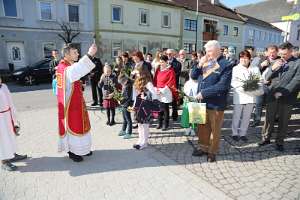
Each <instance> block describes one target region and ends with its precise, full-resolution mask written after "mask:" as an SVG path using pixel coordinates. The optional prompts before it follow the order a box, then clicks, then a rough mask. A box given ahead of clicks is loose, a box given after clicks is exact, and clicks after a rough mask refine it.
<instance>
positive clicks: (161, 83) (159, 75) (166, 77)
mask: <svg viewBox="0 0 300 200" xmlns="http://www.w3.org/2000/svg"><path fill="white" fill-rule="evenodd" d="M153 85H154V87H157V88H164V87H165V86H168V87H169V88H170V90H171V92H172V95H173V98H174V99H175V100H176V101H177V100H178V91H177V88H176V76H175V72H174V69H173V68H172V67H169V68H167V69H165V70H163V71H161V70H160V67H159V68H158V69H157V70H156V72H155V75H154V80H153Z"/></svg>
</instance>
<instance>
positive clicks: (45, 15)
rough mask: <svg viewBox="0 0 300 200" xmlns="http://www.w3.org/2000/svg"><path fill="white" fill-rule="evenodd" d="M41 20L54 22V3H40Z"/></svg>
mask: <svg viewBox="0 0 300 200" xmlns="http://www.w3.org/2000/svg"><path fill="white" fill-rule="evenodd" d="M39 9H40V19H41V20H52V19H53V16H52V3H51V2H44V1H40V2H39Z"/></svg>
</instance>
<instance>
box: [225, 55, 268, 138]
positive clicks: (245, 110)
mask: <svg viewBox="0 0 300 200" xmlns="http://www.w3.org/2000/svg"><path fill="white" fill-rule="evenodd" d="M239 60H240V62H239V64H238V65H237V66H235V67H234V68H233V70H232V80H231V86H232V87H233V104H234V107H233V118H232V138H233V140H235V141H238V140H239V139H241V140H242V141H244V142H247V141H248V139H247V137H246V135H247V130H248V126H249V122H250V118H251V113H252V110H253V107H254V104H255V99H256V96H257V95H261V94H262V92H263V91H262V88H261V87H260V88H259V90H257V91H253V92H246V91H244V89H243V84H244V83H243V81H245V80H247V79H248V78H249V76H250V74H255V75H257V76H259V77H260V78H261V75H260V71H259V68H258V67H257V66H250V61H251V54H250V53H249V52H248V51H246V50H245V51H242V52H241V53H240V54H239Z"/></svg>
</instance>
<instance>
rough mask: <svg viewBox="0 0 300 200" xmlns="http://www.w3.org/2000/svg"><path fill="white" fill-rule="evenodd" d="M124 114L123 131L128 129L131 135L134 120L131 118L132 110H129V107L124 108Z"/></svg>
mask: <svg viewBox="0 0 300 200" xmlns="http://www.w3.org/2000/svg"><path fill="white" fill-rule="evenodd" d="M122 115H123V126H122V131H126V129H127V131H126V133H127V134H130V135H131V133H132V120H131V115H130V112H128V111H127V108H123V110H122Z"/></svg>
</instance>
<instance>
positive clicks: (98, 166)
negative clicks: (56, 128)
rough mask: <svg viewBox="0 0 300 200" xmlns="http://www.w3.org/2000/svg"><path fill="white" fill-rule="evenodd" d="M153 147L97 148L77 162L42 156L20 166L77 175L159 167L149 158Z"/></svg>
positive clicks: (26, 169)
mask: <svg viewBox="0 0 300 200" xmlns="http://www.w3.org/2000/svg"><path fill="white" fill-rule="evenodd" d="M151 151H153V150H151V148H148V149H145V150H143V151H138V150H135V149H113V150H95V151H93V155H92V156H89V157H84V161H83V162H80V163H75V162H73V161H72V160H70V159H69V158H68V157H67V156H65V157H40V158H31V159H28V160H26V161H25V166H19V167H18V169H19V171H20V172H21V173H27V172H55V171H60V172H61V171H68V172H69V174H70V175H71V176H74V177H77V176H82V175H87V174H96V173H105V172H113V171H122V170H131V169H139V168H146V167H159V166H161V165H163V164H161V163H160V162H157V161H155V160H151V159H149V156H148V154H149V153H150V152H151Z"/></svg>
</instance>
